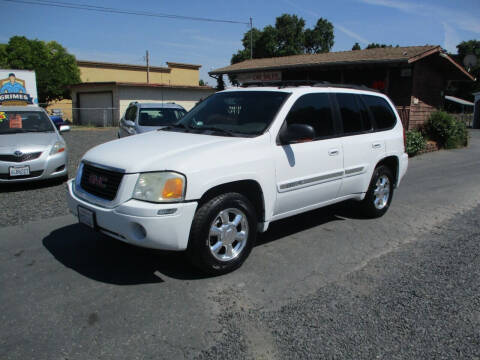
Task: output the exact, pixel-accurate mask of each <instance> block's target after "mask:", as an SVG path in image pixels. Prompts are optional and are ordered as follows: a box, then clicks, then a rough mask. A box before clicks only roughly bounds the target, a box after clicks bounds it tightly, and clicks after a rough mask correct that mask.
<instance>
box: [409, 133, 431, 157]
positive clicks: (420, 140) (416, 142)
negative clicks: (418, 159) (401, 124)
mask: <svg viewBox="0 0 480 360" xmlns="http://www.w3.org/2000/svg"><path fill="white" fill-rule="evenodd" d="M406 137H407V139H406V143H407V148H406V152H407V154H408V155H409V156H414V155H416V154H418V153H419V152H420V151H422V150H424V149H425V146H426V145H427V141H426V140H425V138H424V137H423V136H422V133H421V132H420V131H418V130H410V131H408V132H407V133H406Z"/></svg>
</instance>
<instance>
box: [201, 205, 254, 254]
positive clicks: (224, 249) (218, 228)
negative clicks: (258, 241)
mask: <svg viewBox="0 0 480 360" xmlns="http://www.w3.org/2000/svg"><path fill="white" fill-rule="evenodd" d="M247 239H248V221H247V216H246V215H245V214H244V213H243V212H242V211H241V210H239V209H233V208H231V209H225V210H222V211H220V213H219V214H218V215H217V216H216V217H215V220H213V222H212V224H211V225H210V232H209V234H208V245H209V247H210V252H211V253H212V255H213V256H214V257H215V259H217V260H219V261H230V260H233V259H235V258H236V257H238V256H239V255H240V253H241V252H242V250H243V249H244V248H245V245H246V243H247Z"/></svg>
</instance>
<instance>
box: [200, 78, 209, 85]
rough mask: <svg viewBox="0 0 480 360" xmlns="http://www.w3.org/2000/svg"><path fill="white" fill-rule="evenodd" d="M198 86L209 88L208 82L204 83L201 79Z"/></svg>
mask: <svg viewBox="0 0 480 360" xmlns="http://www.w3.org/2000/svg"><path fill="white" fill-rule="evenodd" d="M198 85H199V86H207V85H208V82H205V81H203V80H202V79H200V81H199V82H198Z"/></svg>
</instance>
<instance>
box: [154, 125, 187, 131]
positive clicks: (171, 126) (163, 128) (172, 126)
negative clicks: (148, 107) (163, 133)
mask: <svg viewBox="0 0 480 360" xmlns="http://www.w3.org/2000/svg"><path fill="white" fill-rule="evenodd" d="M169 129H185V130H187V131H188V130H190V128H189V127H188V126H187V125H185V124H182V123H178V124H170V125H167V126H165V127H162V128H160V129H158V131H160V130H169Z"/></svg>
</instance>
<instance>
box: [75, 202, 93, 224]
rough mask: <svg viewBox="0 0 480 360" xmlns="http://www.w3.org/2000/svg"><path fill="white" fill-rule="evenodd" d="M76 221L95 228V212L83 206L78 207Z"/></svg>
mask: <svg viewBox="0 0 480 360" xmlns="http://www.w3.org/2000/svg"><path fill="white" fill-rule="evenodd" d="M78 221H79V222H80V223H81V224H84V225H87V226H88V227H89V228H92V229H95V212H93V211H92V210H89V209H86V208H84V207H83V206H79V207H78Z"/></svg>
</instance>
